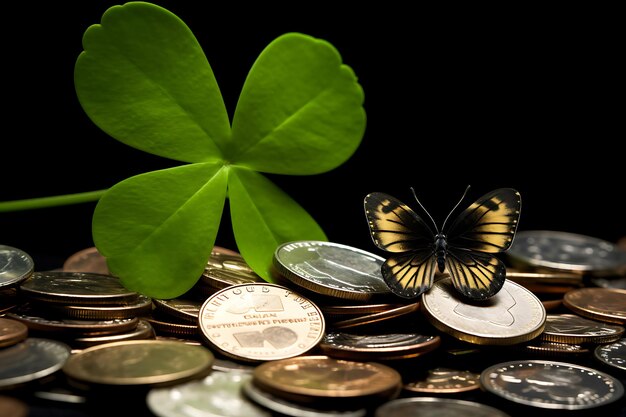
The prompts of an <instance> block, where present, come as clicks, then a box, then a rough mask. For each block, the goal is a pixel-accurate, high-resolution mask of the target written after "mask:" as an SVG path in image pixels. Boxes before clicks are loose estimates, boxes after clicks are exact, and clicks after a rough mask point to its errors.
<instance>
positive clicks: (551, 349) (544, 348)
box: [516, 338, 589, 357]
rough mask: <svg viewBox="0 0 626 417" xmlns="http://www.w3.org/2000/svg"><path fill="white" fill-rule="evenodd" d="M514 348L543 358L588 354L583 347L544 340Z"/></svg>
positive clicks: (536, 340)
mask: <svg viewBox="0 0 626 417" xmlns="http://www.w3.org/2000/svg"><path fill="white" fill-rule="evenodd" d="M516 347H517V348H519V350H521V351H523V352H525V353H530V354H534V355H538V356H544V357H546V356H547V357H576V356H580V355H587V354H588V353H589V348H587V347H585V346H581V345H576V344H571V343H559V342H548V341H546V340H539V338H537V339H535V340H532V341H531V342H530V343H526V344H524V345H518V346H516Z"/></svg>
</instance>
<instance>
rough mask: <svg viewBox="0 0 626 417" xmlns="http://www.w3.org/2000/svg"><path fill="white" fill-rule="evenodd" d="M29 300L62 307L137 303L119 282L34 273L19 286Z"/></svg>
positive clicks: (81, 275) (74, 274)
mask: <svg viewBox="0 0 626 417" xmlns="http://www.w3.org/2000/svg"><path fill="white" fill-rule="evenodd" d="M20 291H21V292H22V293H23V294H24V295H25V296H26V297H28V298H32V299H35V300H38V301H45V302H50V303H61V304H66V305H67V304H70V305H75V304H89V305H93V304H115V303H123V302H127V301H133V300H136V299H137V296H138V294H137V293H136V292H134V291H129V290H127V289H126V288H124V286H123V285H122V283H121V282H120V280H119V278H116V277H112V276H110V275H102V274H93V273H82V272H52V271H49V272H35V273H34V274H33V275H32V276H31V277H30V278H29V279H27V280H26V281H24V282H23V283H22V284H21V285H20Z"/></svg>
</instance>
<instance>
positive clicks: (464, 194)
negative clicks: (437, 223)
mask: <svg viewBox="0 0 626 417" xmlns="http://www.w3.org/2000/svg"><path fill="white" fill-rule="evenodd" d="M469 189H470V186H469V185H468V186H467V188H466V189H465V192H464V193H463V196H462V197H461V199H460V200H459V202H458V203H456V206H454V208H453V209H452V211H451V212H450V213H448V217H446V219H445V220H444V221H443V226H441V230H444V229H445V228H446V223H447V222H448V219H449V218H450V216H451V215H452V213H454V210H456V208H457V207H458V206H459V204H461V201H463V200H464V199H465V196H466V195H467V192H468V191H469Z"/></svg>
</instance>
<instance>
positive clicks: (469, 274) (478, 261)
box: [446, 247, 506, 300]
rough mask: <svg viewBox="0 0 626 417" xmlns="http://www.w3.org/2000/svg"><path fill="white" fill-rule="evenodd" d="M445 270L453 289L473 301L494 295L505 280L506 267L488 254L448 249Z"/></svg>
mask: <svg viewBox="0 0 626 417" xmlns="http://www.w3.org/2000/svg"><path fill="white" fill-rule="evenodd" d="M446 270H447V271H448V273H449V274H450V276H451V277H452V283H453V284H454V287H455V288H456V289H457V291H459V292H460V293H461V294H463V295H465V296H466V297H469V298H471V299H474V300H484V299H486V298H489V297H491V296H493V295H495V294H496V293H497V292H498V291H500V289H501V288H502V285H504V279H505V278H506V267H505V266H504V264H503V263H502V261H500V260H499V259H498V258H496V257H495V256H494V255H492V254H490V253H483V252H473V251H468V250H460V249H456V248H450V247H449V248H448V254H447V256H446Z"/></svg>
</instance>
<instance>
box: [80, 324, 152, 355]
mask: <svg viewBox="0 0 626 417" xmlns="http://www.w3.org/2000/svg"><path fill="white" fill-rule="evenodd" d="M154 338H155V334H154V329H153V328H152V326H151V325H150V323H148V322H147V321H146V320H139V323H138V324H137V327H136V328H134V329H131V330H127V331H125V332H121V333H114V334H108V335H103V336H84V337H77V338H74V339H73V340H71V341H69V342H68V343H69V344H70V345H72V347H76V348H80V349H84V348H88V347H92V346H96V345H102V344H104V343H111V342H122V341H125V340H145V339H154Z"/></svg>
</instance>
